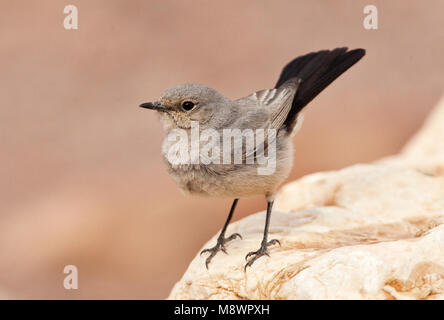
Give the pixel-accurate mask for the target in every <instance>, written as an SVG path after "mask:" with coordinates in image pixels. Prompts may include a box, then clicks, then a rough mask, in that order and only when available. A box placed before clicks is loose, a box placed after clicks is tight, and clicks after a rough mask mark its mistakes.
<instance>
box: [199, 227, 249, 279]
mask: <svg viewBox="0 0 444 320" xmlns="http://www.w3.org/2000/svg"><path fill="white" fill-rule="evenodd" d="M237 237H239V238H240V239H242V236H241V235H240V234H239V233H233V234H232V235H231V236H229V237H228V238H224V237H223V236H220V237H219V238H217V243H216V245H215V246H214V247H212V248H209V249H204V250H202V251H201V252H200V255H202V254H203V253H207V252H209V253H210V255H209V256H208V257H207V259H206V260H205V267H206V268H207V270H208V265H209V264H210V262H211V260H212V259H213V258H214V256H215V255H216V254H217V253H218V252H219V251H222V252H223V253H225V254H228V253H227V249H226V248H225V244H226V243H228V242H230V241H231V240H234V239H236V238H237Z"/></svg>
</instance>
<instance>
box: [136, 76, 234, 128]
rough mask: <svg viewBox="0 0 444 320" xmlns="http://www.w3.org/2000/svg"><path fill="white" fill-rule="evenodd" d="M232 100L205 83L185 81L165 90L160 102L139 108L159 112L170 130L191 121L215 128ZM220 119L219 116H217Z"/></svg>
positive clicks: (147, 103) (189, 124) (186, 124)
mask: <svg viewBox="0 0 444 320" xmlns="http://www.w3.org/2000/svg"><path fill="white" fill-rule="evenodd" d="M231 105H232V102H231V101H230V100H229V99H227V98H225V97H224V96H223V95H221V94H220V93H219V92H217V91H216V90H214V89H213V88H210V87H208V86H205V85H202V84H183V85H178V86H175V87H172V88H169V89H167V90H165V91H164V92H163V93H162V94H161V96H160V99H159V100H158V101H155V102H146V103H142V104H141V105H140V107H142V108H147V109H151V110H155V111H158V113H159V114H160V117H161V120H162V122H163V123H164V125H165V126H166V128H167V129H174V128H182V129H188V128H190V127H191V121H198V122H199V124H200V125H202V126H207V127H215V126H216V123H217V122H220V117H218V116H219V115H222V114H224V113H226V112H227V111H228V112H229V109H230V107H231ZM218 118H219V119H218Z"/></svg>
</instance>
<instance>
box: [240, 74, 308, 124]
mask: <svg viewBox="0 0 444 320" xmlns="http://www.w3.org/2000/svg"><path fill="white" fill-rule="evenodd" d="M300 82H301V79H299V78H293V79H290V80H288V81H287V82H285V83H284V84H283V85H281V86H280V87H279V88H276V89H266V90H260V91H256V92H254V93H252V94H250V95H249V96H247V97H244V98H241V99H238V100H236V102H238V103H240V104H243V105H247V106H255V107H258V108H266V109H268V110H269V112H270V116H269V118H268V121H267V122H265V123H264V124H263V125H262V126H261V127H260V128H261V129H275V130H279V129H280V127H281V126H282V124H283V123H284V121H285V119H286V118H287V115H288V113H289V112H290V110H291V105H292V103H293V98H294V96H295V94H296V91H297V89H298V87H299V83H300ZM251 129H253V130H254V129H259V128H251Z"/></svg>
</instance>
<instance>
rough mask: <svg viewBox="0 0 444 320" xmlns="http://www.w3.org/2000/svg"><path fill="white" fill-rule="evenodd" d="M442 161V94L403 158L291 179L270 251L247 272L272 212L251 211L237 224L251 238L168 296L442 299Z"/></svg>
mask: <svg viewBox="0 0 444 320" xmlns="http://www.w3.org/2000/svg"><path fill="white" fill-rule="evenodd" d="M438 140H439V141H438ZM443 168H444V99H443V100H442V102H441V103H440V105H439V107H438V108H437V109H436V110H435V111H434V112H433V114H432V116H431V117H430V118H429V120H428V121H427V123H426V125H425V127H424V128H423V129H422V130H421V131H420V132H419V133H418V134H417V135H416V136H415V137H414V139H412V141H411V142H410V143H409V144H408V145H407V146H406V148H405V149H404V150H403V152H402V153H401V154H400V155H398V156H394V157H391V158H386V159H383V160H381V161H379V162H377V163H374V164H368V165H355V166H352V167H349V168H345V169H342V170H339V171H334V172H333V171H332V172H323V173H317V174H312V175H308V176H306V177H303V178H302V179H300V180H298V181H295V182H293V183H290V184H288V185H286V186H284V187H283V188H282V190H281V192H280V193H279V195H278V197H277V199H276V204H275V210H274V212H273V215H272V221H271V227H270V239H272V238H277V239H279V240H280V241H281V244H282V246H281V247H279V246H276V247H272V248H271V250H270V254H271V258H268V257H262V258H260V259H259V260H257V261H256V262H255V263H254V265H253V266H252V267H251V268H249V269H248V270H247V272H244V270H243V267H244V264H245V260H244V257H245V255H246V253H248V252H249V251H253V250H256V249H257V248H258V246H259V243H260V241H261V238H262V231H263V224H264V218H265V213H264V212H260V213H257V214H254V215H251V216H249V217H247V218H245V219H242V220H240V221H238V222H235V223H233V224H231V225H230V226H229V228H228V232H227V235H229V234H231V233H233V232H239V233H240V234H242V236H243V240H239V239H238V240H234V241H232V242H231V243H229V245H228V247H227V249H228V253H229V255H225V254H223V253H220V254H218V255H217V256H216V257H215V258H214V259H213V261H212V263H211V265H210V270H209V271H208V270H206V269H205V263H204V262H205V256H202V257H200V256H199V255H197V256H196V257H195V258H194V260H193V261H192V262H191V264H190V266H189V267H188V270H187V271H186V272H185V274H184V276H183V277H182V279H181V280H180V281H179V282H178V283H177V284H176V285H175V286H174V288H173V290H172V292H171V293H170V296H169V299H443V298H444V224H443V222H444V173H443ZM216 237H217V235H216V236H214V237H213V238H212V239H211V240H210V241H209V242H207V243H206V244H205V245H204V246H203V247H204V248H207V247H211V246H213V245H214V244H215V242H216Z"/></svg>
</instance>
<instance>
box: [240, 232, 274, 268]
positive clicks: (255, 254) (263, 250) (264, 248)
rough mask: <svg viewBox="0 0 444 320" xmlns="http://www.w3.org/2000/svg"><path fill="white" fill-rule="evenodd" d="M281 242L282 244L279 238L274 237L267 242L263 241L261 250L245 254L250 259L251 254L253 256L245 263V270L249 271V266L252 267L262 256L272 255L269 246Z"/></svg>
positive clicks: (246, 258)
mask: <svg viewBox="0 0 444 320" xmlns="http://www.w3.org/2000/svg"><path fill="white" fill-rule="evenodd" d="M276 243H277V244H279V246H280V245H281V243H280V242H279V240H277V239H273V240H270V241H268V242H267V243H262V245H261V247H260V248H259V250H257V251H252V252H249V253H248V254H247V255H246V256H245V260H248V258H249V257H250V256H253V257H252V258H251V259H250V260H248V261H247V264H245V267H244V270H245V271H247V267H251V266H252V265H253V263H254V262H255V261H256V260H257V259H259V258H260V257H262V256H268V257H269V256H270V254H269V253H268V247H269V246H272V245H274V244H276Z"/></svg>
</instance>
